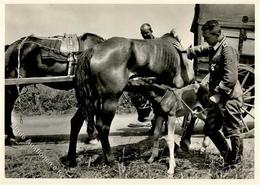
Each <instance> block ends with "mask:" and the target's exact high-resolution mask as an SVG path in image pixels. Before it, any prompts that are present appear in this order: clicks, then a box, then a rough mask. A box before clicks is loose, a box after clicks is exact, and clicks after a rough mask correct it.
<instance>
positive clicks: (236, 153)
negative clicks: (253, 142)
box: [230, 136, 243, 164]
mask: <svg viewBox="0 0 260 185" xmlns="http://www.w3.org/2000/svg"><path fill="white" fill-rule="evenodd" d="M230 140H231V146H232V164H239V163H241V161H242V155H243V140H242V139H241V138H240V137H239V136H231V137H230Z"/></svg>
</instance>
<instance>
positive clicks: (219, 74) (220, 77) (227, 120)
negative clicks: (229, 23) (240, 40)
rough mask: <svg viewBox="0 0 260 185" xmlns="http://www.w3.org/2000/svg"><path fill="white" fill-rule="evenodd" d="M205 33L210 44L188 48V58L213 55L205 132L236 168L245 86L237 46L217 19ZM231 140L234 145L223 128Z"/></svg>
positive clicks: (227, 162)
mask: <svg viewBox="0 0 260 185" xmlns="http://www.w3.org/2000/svg"><path fill="white" fill-rule="evenodd" d="M202 34H203V37H204V40H205V42H207V43H208V45H209V46H195V47H190V48H188V49H187V54H188V58H190V59H192V58H194V57H200V56H208V57H209V72H210V79H209V99H210V104H209V107H210V108H209V111H208V114H207V118H206V121H205V126H204V133H205V135H206V136H209V138H210V139H211V140H212V141H213V143H214V144H215V146H216V147H217V149H218V150H219V152H220V154H221V155H222V157H223V158H224V169H229V168H230V167H235V166H236V164H239V163H240V162H241V158H242V153H243V140H242V139H241V138H240V129H241V124H240V118H241V117H240V107H241V106H242V103H243V102H242V88H241V86H240V83H239V81H238V62H239V55H238V51H237V50H236V49H235V48H233V47H232V46H231V45H230V44H229V43H228V42H227V40H226V37H225V36H224V35H223V34H222V32H221V27H220V25H219V23H218V21H216V20H210V21H207V22H206V23H205V24H204V25H203V26H202ZM222 127H223V133H224V135H225V136H226V137H227V138H229V139H230V141H231V148H230V147H229V145H228V143H227V141H226V139H225V137H224V136H223V135H222V133H221V132H220V131H219V130H220V129H221V128H222Z"/></svg>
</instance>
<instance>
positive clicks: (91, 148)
mask: <svg viewBox="0 0 260 185" xmlns="http://www.w3.org/2000/svg"><path fill="white" fill-rule="evenodd" d="M63 118H64V117H63ZM68 118H69V116H68ZM26 120H27V118H25V119H24V123H23V126H22V127H19V128H20V129H21V128H23V129H26V127H30V126H29V125H30V124H32V123H31V122H29V123H28V122H26ZM28 120H32V119H28ZM38 120H39V119H38ZM41 120H42V119H41ZM46 120H49V123H48V124H47V125H51V124H52V123H51V122H50V119H46ZM135 120H136V117H135V116H133V115H122V116H117V117H116V118H115V120H114V122H113V125H114V126H112V128H111V134H110V137H109V139H110V143H111V146H112V152H113V153H114V155H115V158H116V160H117V163H115V164H114V165H112V166H108V165H106V164H105V162H104V160H103V153H102V150H101V145H100V143H96V144H85V143H84V142H82V141H81V140H79V142H78V147H77V155H78V157H77V162H78V166H77V167H76V168H70V169H69V168H66V167H64V166H63V165H62V164H61V163H60V162H59V158H60V157H62V156H64V155H66V152H67V149H68V141H67V140H64V141H62V140H59V141H55V142H52V141H51V139H49V140H46V141H42V142H32V141H33V139H32V138H30V136H29V135H33V132H34V131H33V130H35V132H36V131H37V132H40V131H39V128H41V129H43V130H41V132H44V133H46V134H47V133H48V132H47V130H48V129H51V128H52V127H53V130H59V129H58V128H56V127H59V126H60V125H57V126H55V124H53V125H52V127H50V128H49V127H48V126H46V127H45V128H46V129H45V130H44V128H42V127H41V124H38V123H36V122H35V123H34V129H32V128H31V131H30V133H29V132H28V130H27V134H25V135H24V137H25V139H24V141H23V142H21V143H19V145H15V146H6V147H5V176H6V177H7V178H120V179H121V178H127V179H134V178H141V179H145V178H147V179H152V178H156V179H157V178H169V177H168V175H167V168H168V151H167V147H166V144H165V142H164V141H163V140H162V141H161V143H160V157H159V159H158V160H157V161H155V162H154V163H152V164H149V163H147V162H146V161H147V159H148V158H149V156H150V154H151V150H150V149H151V146H152V140H151V138H150V137H148V136H147V131H148V130H149V127H146V126H145V124H146V123H144V126H143V127H128V126H127V125H128V124H129V123H134V122H135ZM63 121H64V120H63ZM55 122H57V120H56V121H55ZM37 124H38V126H37ZM66 124H67V125H68V123H66ZM118 125H121V126H118ZM21 130H22V129H21ZM22 131H23V130H22ZM22 131H20V132H21V133H23V132H22ZM84 131H85V129H84V128H83V130H82V131H81V133H83V134H84ZM66 132H67V131H66ZM62 133H64V132H61V134H62ZM40 137H41V136H40ZM42 137H46V138H48V137H51V136H50V135H46V136H42ZM30 139H31V140H30ZM176 141H177V143H178V142H179V141H180V136H178V135H176ZM201 143H202V137H201V135H195V136H194V137H193V138H192V145H191V150H190V151H189V152H184V151H181V150H178V151H177V153H176V163H177V166H176V169H175V175H174V177H173V178H175V179H252V178H254V170H255V166H254V153H255V152H254V145H255V144H254V139H253V138H251V139H244V159H243V161H242V163H241V165H239V166H238V167H237V168H236V169H231V170H229V171H227V172H223V171H222V160H221V157H220V156H219V153H218V151H217V150H216V148H215V147H214V145H213V144H212V143H211V144H210V146H209V147H208V148H207V150H206V151H201V150H200V149H201Z"/></svg>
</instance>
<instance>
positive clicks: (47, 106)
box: [14, 84, 136, 116]
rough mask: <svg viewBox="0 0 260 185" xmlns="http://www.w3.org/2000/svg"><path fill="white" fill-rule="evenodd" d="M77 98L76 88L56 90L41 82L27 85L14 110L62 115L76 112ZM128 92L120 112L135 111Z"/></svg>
mask: <svg viewBox="0 0 260 185" xmlns="http://www.w3.org/2000/svg"><path fill="white" fill-rule="evenodd" d="M76 109H77V100H76V97H75V92H74V90H73V89H72V90H68V91H64V90H56V89H53V88H50V87H47V86H44V85H41V84H37V85H36V86H33V85H31V86H27V87H25V88H24V89H23V90H22V92H21V94H20V96H19V98H18V99H17V101H16V103H15V106H14V111H15V112H21V113H22V114H23V115H27V116H34V115H42V114H45V115H51V114H54V115H57V114H59V115H61V114H68V113H74V112H75V111H76ZM135 111H136V110H135V108H134V107H133V106H132V104H131V102H130V99H129V97H128V95H127V93H124V97H123V96H121V97H120V99H119V104H118V107H117V113H118V114H125V113H132V112H135Z"/></svg>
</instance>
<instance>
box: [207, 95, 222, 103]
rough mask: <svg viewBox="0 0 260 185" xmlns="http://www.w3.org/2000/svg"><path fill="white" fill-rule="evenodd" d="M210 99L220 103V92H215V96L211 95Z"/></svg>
mask: <svg viewBox="0 0 260 185" xmlns="http://www.w3.org/2000/svg"><path fill="white" fill-rule="evenodd" d="M209 99H210V101H212V102H213V103H218V102H219V100H220V94H214V95H213V96H211V97H210V98H209Z"/></svg>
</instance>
